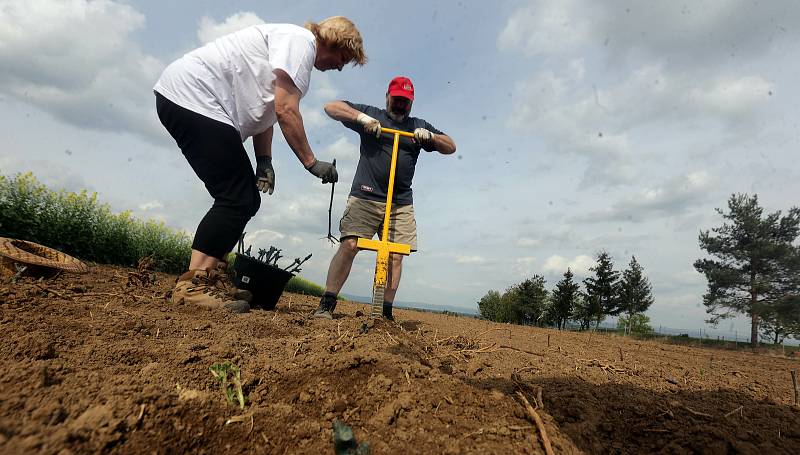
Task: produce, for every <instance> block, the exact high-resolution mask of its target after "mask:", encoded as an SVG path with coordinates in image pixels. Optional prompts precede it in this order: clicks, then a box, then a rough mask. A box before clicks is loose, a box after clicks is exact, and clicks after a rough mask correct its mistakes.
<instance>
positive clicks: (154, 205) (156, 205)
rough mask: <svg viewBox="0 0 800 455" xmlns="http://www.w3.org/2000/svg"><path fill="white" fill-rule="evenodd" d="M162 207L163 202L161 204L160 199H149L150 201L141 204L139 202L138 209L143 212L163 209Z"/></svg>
mask: <svg viewBox="0 0 800 455" xmlns="http://www.w3.org/2000/svg"><path fill="white" fill-rule="evenodd" d="M163 208H164V204H162V203H161V202H160V201H150V202H145V203H143V204H139V210H141V211H144V212H146V211H148V210H153V209H163Z"/></svg>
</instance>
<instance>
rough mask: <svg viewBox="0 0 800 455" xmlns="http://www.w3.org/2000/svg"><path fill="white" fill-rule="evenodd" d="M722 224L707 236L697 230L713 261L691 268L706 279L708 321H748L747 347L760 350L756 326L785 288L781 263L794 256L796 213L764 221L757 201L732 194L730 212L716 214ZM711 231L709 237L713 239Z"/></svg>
mask: <svg viewBox="0 0 800 455" xmlns="http://www.w3.org/2000/svg"><path fill="white" fill-rule="evenodd" d="M717 213H719V214H720V215H722V217H723V218H724V219H725V220H726V222H724V223H723V224H722V226H720V227H716V228H712V229H711V232H709V231H701V232H700V237H699V242H700V248H702V249H703V250H705V251H706V252H707V253H708V254H709V255H711V256H712V258H711V259H699V260H697V261H696V262H695V263H694V266H695V268H696V269H697V271H698V272H700V273H702V274H704V275H705V276H706V279H707V280H708V290H707V292H706V294H705V295H704V296H703V304H704V305H705V306H706V312H707V313H709V314H710V315H711V317H710V318H709V320H708V322H711V323H717V322H719V321H720V320H721V319H725V318H731V317H734V316H736V315H738V314H743V315H747V316H749V317H750V320H751V326H750V343H751V344H752V345H753V346H756V345H758V332H759V322H760V320H761V317H762V316H763V315H767V314H769V313H770V312H771V311H773V309H772V308H771V307H772V306H773V305H774V304H775V302H776V301H777V300H778V298H779V296H780V294H781V293H782V292H783V290H782V288H783V287H785V286H787V285H788V281H789V280H790V278H788V277H787V275H788V274H787V273H785V271H784V268H783V266H782V264H783V263H784V262H785V260H786V258H787V256H790V255H792V254H793V251H794V249H793V247H792V243H793V242H794V240H795V239H796V238H797V236H798V232H799V231H798V229H800V209H798V208H796V207H794V208H791V209H790V210H789V211H788V213H787V215H786V216H784V217H781V212H780V211H777V212H775V213H771V214H768V215H766V216H764V209H763V208H761V207H760V206H759V204H758V196H757V195H753V196H752V197H751V196H749V195H747V194H733V195H731V197H730V199H729V200H728V212H727V213H725V212H724V211H722V210H720V209H717ZM712 232H713V234H712Z"/></svg>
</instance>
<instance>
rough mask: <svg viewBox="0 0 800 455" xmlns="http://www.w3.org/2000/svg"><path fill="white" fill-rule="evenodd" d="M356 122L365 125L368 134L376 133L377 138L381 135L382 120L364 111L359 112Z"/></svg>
mask: <svg viewBox="0 0 800 455" xmlns="http://www.w3.org/2000/svg"><path fill="white" fill-rule="evenodd" d="M356 122H358V123H359V124H361V126H363V127H364V132H366V133H367V134H372V135H374V136H375V138H376V139H377V138H379V137H381V122H379V121H377V120H375V119H374V118H372V117H370V116H369V115H367V114H364V113H361V114H358V117H356Z"/></svg>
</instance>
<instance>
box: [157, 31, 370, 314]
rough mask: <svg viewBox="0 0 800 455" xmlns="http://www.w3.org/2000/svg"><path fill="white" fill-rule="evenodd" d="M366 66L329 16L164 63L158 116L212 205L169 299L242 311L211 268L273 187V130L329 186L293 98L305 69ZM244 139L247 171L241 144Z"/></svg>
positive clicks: (348, 34) (352, 37) (303, 87)
mask: <svg viewBox="0 0 800 455" xmlns="http://www.w3.org/2000/svg"><path fill="white" fill-rule="evenodd" d="M366 61H367V58H366V55H365V54H364V47H363V41H362V39H361V34H360V33H359V31H358V29H356V27H355V25H354V24H353V23H352V22H351V21H350V20H349V19H347V18H345V17H342V16H335V17H330V18H328V19H325V20H323V21H320V22H319V23H310V22H309V23H306V24H305V27H299V26H296V25H291V24H261V25H254V26H251V27H247V28H245V29H243V30H240V31H238V32H235V33H232V34H229V35H226V36H223V37H222V38H219V39H217V40H215V41H213V42H211V43H209V44H207V45H205V46H203V47H201V48H199V49H196V50H194V51H192V52H189V53H188V54H186V55H184V56H183V57H181V58H179V59H178V60H176V61H175V62H173V63H172V64H170V65H169V66H167V68H166V69H165V70H164V72H163V73H162V75H161V78H160V79H159V80H158V82H157V83H156V85H155V87H154V88H153V90H154V91H155V95H156V109H157V111H158V116H159V119H160V120H161V123H162V124H163V125H164V127H165V128H166V129H167V131H169V133H170V135H172V137H173V138H174V139H175V142H176V143H177V144H178V147H180V149H181V151H182V152H183V155H184V156H185V157H186V160H187V161H188V162H189V164H190V165H191V166H192V169H193V170H194V172H195V174H197V176H198V177H199V178H200V180H202V181H203V183H204V184H205V186H206V189H208V192H209V193H210V194H211V196H212V197H213V198H214V204H213V205H212V206H211V209H209V211H208V213H206V215H205V216H204V217H203V219H202V220H201V221H200V224H199V225H198V227H197V232H196V233H195V237H194V241H193V243H192V256H191V261H190V264H189V271H188V272H186V273H184V274H183V275H181V276H180V278H178V282H177V284H176V286H175V290H174V291H173V297H172V298H173V302H175V303H181V302H186V303H192V304H197V305H200V306H202V307H206V308H226V309H230V310H233V311H236V312H246V311H248V310H249V300H250V299H251V298H252V295H248V294H249V293H247V292H241V291H237V290H236V289H235V288H233V286H232V285H231V284H230V282H229V281H228V280H227V277H226V276H225V275H224V273H221V270H222V267H219V266H220V264H224V260H225V258H226V257H227V255H228V253H229V252H230V251H231V250H232V249H233V246H234V245H235V244H236V242H237V241H238V239H239V237H240V236H241V234H242V232H243V231H244V227H245V225H246V224H247V222H248V221H249V220H250V218H251V217H252V216H253V215H255V213H256V211H258V208H259V205H260V203H261V196H260V195H259V190H260V191H262V192H265V193H266V192H268V193H269V194H272V191H273V189H274V187H275V172H274V170H273V168H272V132H273V125H274V124H275V123H276V122H277V123H278V124H280V127H281V131H282V132H283V136H284V137H285V138H286V142H287V143H288V144H289V147H291V149H292V151H293V152H294V153H295V155H297V158H298V159H299V160H300V162H301V163H302V164H303V166H304V167H305V168H306V169H307V170H308V171H309V172H311V173H312V174H313V175H315V176H316V177H319V178H320V179H322V183H329V182H335V181H336V180H337V178H338V176H337V173H336V168H335V167H333V165H332V164H331V163H327V162H324V161H318V160H317V159H316V158H315V157H314V153H313V152H312V150H311V146H310V145H309V143H308V139H307V137H306V133H305V130H304V128H303V120H302V117H301V115H300V99H301V98H302V97H303V96H305V94H306V93H307V92H308V88H309V83H310V80H311V70H312V68H316V69H317V70H319V71H328V70H332V69H338V70H339V71H341V70H342V68H343V67H344V65H346V64H347V63H350V62H352V63H353V64H354V65H363V64H364V63H366ZM248 137H252V138H253V148H254V149H255V155H256V172H255V173H253V169H252V167H251V165H250V160H249V159H248V157H247V152H246V151H245V149H244V146H243V145H242V143H243V142H244V141H245V140H246V139H247V138H248ZM220 283H222V284H223V286H220ZM220 289H225V290H226V292H220V291H219V290H220Z"/></svg>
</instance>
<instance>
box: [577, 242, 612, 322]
mask: <svg viewBox="0 0 800 455" xmlns="http://www.w3.org/2000/svg"><path fill="white" fill-rule="evenodd" d="M589 270H591V271H592V272H594V277H589V278H586V279H585V280H583V285H584V286H585V287H586V297H587V299H588V300H589V308H590V313H591V315H592V316H593V320H594V321H595V328H597V327H598V326H599V325H600V321H602V320H603V319H604V318H605V316H607V315H611V316H613V315H617V314H619V313H620V307H619V272H617V271H616V270H614V264H613V263H612V262H611V255H609V254H608V253H607V252H605V251H601V252H600V253H599V254H598V255H597V264H596V265H595V266H594V267H592V268H590V269H589Z"/></svg>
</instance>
